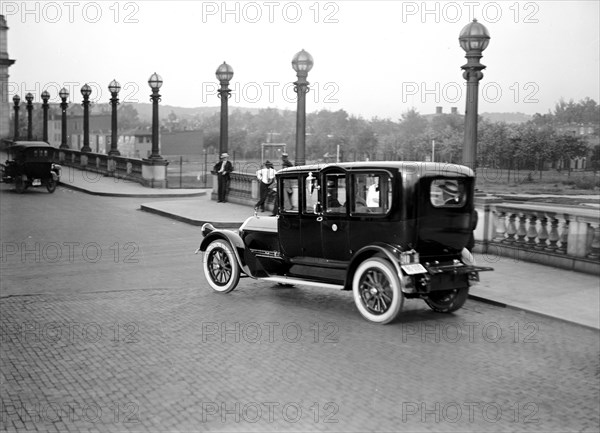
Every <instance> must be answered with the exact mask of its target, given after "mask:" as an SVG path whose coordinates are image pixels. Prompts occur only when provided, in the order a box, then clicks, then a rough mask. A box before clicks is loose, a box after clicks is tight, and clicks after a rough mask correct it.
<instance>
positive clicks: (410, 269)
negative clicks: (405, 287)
mask: <svg viewBox="0 0 600 433" xmlns="http://www.w3.org/2000/svg"><path fill="white" fill-rule="evenodd" d="M402 270H403V271H404V272H406V273H407V274H408V275H415V274H424V273H426V272H427V269H425V267H424V266H423V265H422V264H420V263H412V264H410V265H402Z"/></svg>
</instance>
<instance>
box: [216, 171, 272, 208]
mask: <svg viewBox="0 0 600 433" xmlns="http://www.w3.org/2000/svg"><path fill="white" fill-rule="evenodd" d="M230 176H231V182H230V184H229V196H228V197H227V200H228V201H230V202H231V203H238V204H243V205H247V206H254V205H255V204H256V202H257V201H258V198H259V185H258V179H257V178H256V175H254V174H244V173H238V172H235V171H234V172H233V173H231V175H230ZM217 184H218V182H217V175H215V174H213V190H212V194H211V198H212V199H213V200H216V199H217V188H218V185H217ZM265 209H269V210H271V209H273V199H272V197H270V198H269V200H267V203H266V206H265Z"/></svg>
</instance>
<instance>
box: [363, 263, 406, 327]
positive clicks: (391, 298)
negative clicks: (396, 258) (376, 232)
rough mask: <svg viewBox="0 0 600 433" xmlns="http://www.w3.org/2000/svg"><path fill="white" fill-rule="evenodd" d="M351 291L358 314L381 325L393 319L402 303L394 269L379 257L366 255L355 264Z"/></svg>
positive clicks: (399, 286)
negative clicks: (356, 265) (365, 258)
mask: <svg viewBox="0 0 600 433" xmlns="http://www.w3.org/2000/svg"><path fill="white" fill-rule="evenodd" d="M352 293H353V295H354V303H355V304H356V307H357V308H358V311H359V312H360V314H361V315H362V316H363V317H364V318H365V319H367V320H369V321H371V322H374V323H378V324H382V325H383V324H386V323H390V322H392V321H393V320H394V319H395V318H396V317H397V316H398V313H399V312H400V311H401V310H402V306H403V304H404V294H403V293H402V290H401V283H400V279H399V277H398V274H397V273H396V270H395V269H394V267H393V266H392V264H391V263H390V262H389V261H388V260H385V259H382V258H380V257H372V258H369V259H367V260H365V261H364V262H362V263H361V264H360V265H359V266H358V268H357V269H356V272H355V273H354V278H353V279H352Z"/></svg>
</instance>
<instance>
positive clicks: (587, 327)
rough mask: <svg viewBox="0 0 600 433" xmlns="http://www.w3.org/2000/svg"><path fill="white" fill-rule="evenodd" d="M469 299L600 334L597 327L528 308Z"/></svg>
mask: <svg viewBox="0 0 600 433" xmlns="http://www.w3.org/2000/svg"><path fill="white" fill-rule="evenodd" d="M469 299H472V300H474V301H479V302H482V303H484V304H488V305H492V306H494V307H500V308H510V309H511V310H516V311H523V312H525V313H530V314H535V315H537V316H541V317H545V318H547V319H553V320H559V321H561V322H564V323H568V324H570V325H577V326H581V327H582V328H586V329H590V330H592V331H596V332H600V329H599V328H597V327H595V326H591V325H586V324H584V323H578V322H574V321H572V320H569V319H564V318H562V317H557V316H553V315H551V314H546V313H540V312H539V311H534V310H530V309H528V308H523V307H517V306H516V305H510V304H506V303H504V302H498V301H494V300H492V299H488V298H482V297H480V296H477V295H469Z"/></svg>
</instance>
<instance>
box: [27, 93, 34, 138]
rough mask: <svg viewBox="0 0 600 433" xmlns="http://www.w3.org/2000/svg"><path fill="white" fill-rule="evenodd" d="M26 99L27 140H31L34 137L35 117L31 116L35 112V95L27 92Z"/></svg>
mask: <svg viewBox="0 0 600 433" xmlns="http://www.w3.org/2000/svg"><path fill="white" fill-rule="evenodd" d="M25 100H26V101H27V141H31V140H32V139H33V119H32V118H31V116H32V114H33V95H32V94H31V93H28V94H26V95H25Z"/></svg>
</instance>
